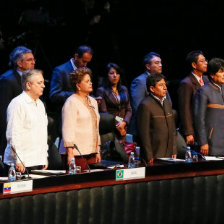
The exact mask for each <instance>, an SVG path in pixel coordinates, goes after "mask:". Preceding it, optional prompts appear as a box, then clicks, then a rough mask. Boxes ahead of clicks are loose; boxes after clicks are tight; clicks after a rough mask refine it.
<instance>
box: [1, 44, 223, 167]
mask: <svg viewBox="0 0 224 224" xmlns="http://www.w3.org/2000/svg"><path fill="white" fill-rule="evenodd" d="M92 55H93V53H92V49H91V48H90V47H88V46H80V47H79V48H78V49H77V51H76V53H75V55H74V58H72V59H71V60H70V61H68V62H66V63H65V64H63V65H61V66H58V67H56V68H55V69H54V71H53V74H52V80H51V87H50V98H51V100H52V102H53V103H55V105H56V106H57V107H58V109H59V110H58V111H59V114H60V113H61V108H62V106H63V105H64V106H63V109H62V136H63V138H62V141H61V142H60V153H61V154H62V155H63V156H62V157H63V160H64V161H65V164H66V163H69V162H70V161H71V158H73V157H74V156H75V157H76V158H78V160H80V164H82V166H84V165H85V164H86V161H87V163H91V162H93V161H94V162H96V161H100V160H101V158H100V145H101V143H100V136H99V133H98V129H99V126H98V123H99V115H98V107H99V110H100V112H109V113H111V114H112V115H113V116H114V117H116V118H117V122H116V126H115V128H116V136H117V138H118V139H119V140H120V141H125V135H126V132H127V127H128V125H129V123H131V124H130V126H129V131H130V133H132V134H133V135H134V136H135V137H136V140H137V139H138V137H139V139H138V141H139V143H140V144H141V145H142V157H143V158H145V160H147V162H148V163H152V162H153V159H154V158H157V157H170V156H173V157H176V154H177V151H176V128H175V123H174V115H173V111H172V102H171V99H170V96H169V93H168V91H167V87H166V82H165V77H164V76H162V75H161V73H162V62H161V58H160V55H159V54H156V53H154V52H150V53H149V54H147V55H146V56H145V57H144V65H145V68H146V71H145V72H144V73H143V74H142V75H140V76H139V77H137V78H136V79H135V80H134V81H133V82H132V84H131V97H132V98H131V99H132V107H131V106H130V97H129V95H128V90H127V88H126V87H125V86H122V85H121V84H120V81H121V79H120V71H119V70H120V68H119V66H118V65H116V64H114V63H109V64H108V66H107V74H108V76H107V82H106V83H105V86H104V87H100V88H98V90H97V93H96V95H97V96H100V97H101V99H100V100H99V102H98V104H97V103H96V101H95V100H94V98H93V97H90V96H89V94H90V93H91V92H92V82H91V78H90V77H91V71H90V70H89V69H87V68H85V67H86V66H87V64H88V62H90V61H91V59H92ZM10 56H11V60H10V62H11V64H12V66H13V68H14V69H12V70H9V71H8V72H7V73H5V74H3V75H2V76H1V79H0V87H1V88H0V89H1V90H3V91H4V90H5V91H4V93H2V94H0V95H1V97H2V98H3V101H5V102H6V101H7V98H8V99H10V97H12V98H14V97H16V95H19V93H21V92H22V87H21V86H20V87H18V86H16V84H15V83H16V82H17V81H18V80H19V79H20V76H21V73H22V72H23V71H25V70H27V69H33V68H34V65H35V59H34V57H33V54H32V51H31V50H29V49H27V48H24V47H18V48H16V49H15V50H14V51H13V52H12V54H11V55H10ZM214 60H216V61H217V60H221V59H214ZM214 60H213V61H214ZM213 61H212V60H211V66H210V67H212V69H213V70H212V73H211V74H210V76H209V77H212V76H214V75H216V73H218V72H220V71H219V70H221V71H222V69H223V65H222V60H221V62H220V61H219V62H216V61H215V62H213ZM187 62H188V63H189V65H190V67H191V72H190V75H189V76H188V77H187V78H186V79H184V80H183V81H182V82H181V85H180V91H179V92H180V94H179V96H180V97H179V98H180V104H181V105H183V107H182V108H181V109H183V113H182V115H183V116H182V117H181V118H182V122H181V123H182V127H181V130H182V133H183V134H184V137H185V138H186V143H187V144H193V143H196V141H195V136H196V134H195V133H194V132H193V133H190V134H188V133H187V132H185V131H186V129H187V128H186V127H185V126H186V125H185V123H186V122H185V121H184V119H185V120H186V119H187V123H188V124H187V125H188V126H191V128H192V129H193V130H194V128H193V127H194V124H193V110H194V108H193V98H194V95H195V93H196V90H197V89H199V88H200V87H201V86H202V85H203V83H202V82H201V77H203V79H204V82H208V79H206V77H205V76H203V73H204V72H206V71H207V61H206V59H205V57H204V55H203V53H202V52H201V51H194V52H190V53H189V54H188V55H187ZM213 64H218V65H220V66H217V65H216V67H215V66H214V65H213ZM83 67H84V68H83ZM213 67H215V69H217V68H218V70H217V71H216V70H215V69H214V68H213ZM214 70H215V71H216V72H215V73H214ZM15 73H16V79H17V81H16V80H15V79H13V78H15V77H14V76H15ZM10 78H11V79H10ZM189 80H191V81H192V83H191V84H189ZM211 80H212V81H211V82H210V84H211V83H212V84H214V83H215V84H216V85H218V86H220V85H219V84H220V83H218V84H217V83H216V82H215V81H214V80H215V79H214V78H211ZM10 81H11V82H10ZM9 83H10V85H11V87H12V88H10V90H11V92H13V93H11V94H10V93H9V91H10V90H9ZM7 84H8V85H7ZM13 85H14V86H13ZM194 85H195V86H197V88H195V89H193V88H194ZM216 85H215V86H216ZM13 87H14V88H13ZM15 87H18V88H15ZM81 87H82V88H81ZM157 87H158V88H157ZM192 89H193V90H192ZM220 89H221V90H222V88H220ZM12 90H13V91H12ZM23 90H24V89H23ZM7 92H8V93H7ZM74 92H75V94H74ZM13 94H14V95H13ZM164 94H165V95H164ZM199 95H201V94H199ZM217 97H218V96H217ZM146 99H147V100H146ZM8 101H9V102H10V101H11V99H10V100H8ZM154 101H155V102H156V103H155V102H154ZM9 102H6V103H5V104H6V105H5V108H3V107H2V108H1V112H2V111H3V114H4V113H5V114H6V108H7V106H8V104H9ZM198 102H201V101H200V100H199V101H198ZM149 105H150V106H149ZM153 105H154V106H153ZM218 105H223V104H221V103H220V102H219V104H218ZM66 108H67V109H66ZM200 108H201V107H200ZM4 109H5V111H4ZM132 109H133V111H132ZM213 109H214V107H213ZM71 111H75V112H74V114H73V115H74V116H72V113H71ZM188 112H189V114H188ZM77 114H78V115H79V116H81V117H82V119H81V118H80V119H77V118H76V116H77ZM132 114H133V116H132ZM187 115H189V116H190V118H189V117H187ZM2 117H3V118H4V116H2ZM5 117H6V116H5ZM60 117H61V114H60V116H59V117H58V119H57V120H59V124H60ZM131 118H132V119H131ZM157 118H160V119H157ZM189 123H191V124H189ZM4 124H5V127H3V128H5V130H6V118H5V123H4V122H3V124H1V125H3V126H4ZM72 124H73V125H72ZM136 124H138V126H139V127H138V128H137V126H136ZM1 129H2V127H1ZM137 130H139V133H137ZM212 130H214V128H213V129H212ZM206 131H207V127H206ZM212 132H213V131H212ZM66 133H67V134H66ZM186 133H187V134H186ZM212 134H213V133H212ZM1 135H2V130H1ZM4 135H5V133H3V136H4ZM87 136H88V137H90V139H88V141H87ZM198 136H199V134H198ZM1 137H2V136H1ZM210 137H211V136H210ZM3 138H4V137H3ZM3 138H2V139H3ZM2 139H1V141H2ZM198 143H199V145H200V146H201V151H202V152H203V154H205V155H206V154H208V153H210V154H214V153H213V150H209V144H208V142H206V144H203V145H202V144H200V140H198ZM8 144H10V142H9V140H8ZM3 145H4V144H1V146H3ZM74 145H75V146H74ZM77 146H78V148H80V149H81V152H82V154H83V155H84V156H86V157H85V158H84V160H85V161H82V160H83V156H80V155H79V152H78V151H76V150H75V148H76V147H77ZM3 151H4V149H3ZM219 154H220V153H219ZM83 164H84V165H83Z"/></svg>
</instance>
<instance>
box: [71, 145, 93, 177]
mask: <svg viewBox="0 0 224 224" xmlns="http://www.w3.org/2000/svg"><path fill="white" fill-rule="evenodd" d="M74 148H75V149H76V150H77V151H78V152H79V155H80V156H81V157H82V159H84V157H83V155H82V154H81V152H80V150H79V148H78V146H77V145H76V144H74ZM86 165H87V167H88V170H89V173H90V168H89V164H88V163H87V161H86Z"/></svg>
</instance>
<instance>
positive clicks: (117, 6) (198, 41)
mask: <svg viewBox="0 0 224 224" xmlns="http://www.w3.org/2000/svg"><path fill="white" fill-rule="evenodd" d="M223 17H224V13H223V6H222V1H221V0H220V1H214V0H197V1H178V0H156V1H151V0H150V1H141V0H140V1H133V0H129V1H127V0H122V1H120V0H74V1H64V0H2V1H1V5H0V59H1V63H0V72H1V74H2V73H3V72H4V71H5V70H7V64H8V55H9V53H10V52H11V50H12V49H13V48H14V47H16V46H18V45H26V46H27V47H29V48H31V49H32V50H33V51H34V53H35V57H36V58H37V64H36V67H37V68H40V69H43V70H44V74H45V78H46V79H47V80H50V79H51V73H52V69H53V68H54V67H55V66H57V65H59V64H62V63H64V62H66V61H67V60H68V59H70V58H71V57H72V56H73V54H74V51H75V49H76V47H77V46H79V45H80V44H88V45H90V46H92V48H93V50H94V57H93V60H92V62H91V63H90V64H89V67H90V68H91V69H92V70H93V76H94V85H95V88H96V87H97V85H98V81H99V80H100V77H101V76H103V75H104V67H105V65H106V63H108V62H110V61H113V62H116V63H118V64H119V65H120V66H121V67H122V68H123V71H124V78H123V81H124V84H126V85H127V86H129V85H130V83H131V81H132V80H133V78H134V77H136V76H137V75H139V74H140V73H141V72H142V71H143V67H142V58H143V56H144V55H145V54H146V53H148V52H149V51H155V52H158V53H160V55H161V57H162V60H163V73H164V75H165V76H167V78H168V80H169V81H170V82H169V83H170V84H169V90H170V92H171V95H172V97H173V98H175V97H176V92H175V90H176V87H177V86H178V81H179V80H180V79H181V78H183V77H184V76H185V72H184V65H185V63H184V60H185V56H186V54H187V53H188V52H189V51H191V50H198V49H200V50H202V51H204V53H205V54H206V56H207V58H208V59H210V58H212V57H222V58H224V52H223V49H224V44H223V36H222V29H223V21H224V20H223V19H224V18H223ZM47 91H48V89H46V91H45V95H46V96H47ZM174 101H175V99H174ZM174 106H175V103H174Z"/></svg>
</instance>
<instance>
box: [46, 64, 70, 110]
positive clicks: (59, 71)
mask: <svg viewBox="0 0 224 224" xmlns="http://www.w3.org/2000/svg"><path fill="white" fill-rule="evenodd" d="M72 71H74V68H73V67H72V64H71V62H70V61H68V62H66V63H65V64H63V65H60V66H58V67H56V68H55V69H54V71H53V73H52V77H51V83H50V99H51V101H52V103H53V104H55V105H57V106H58V107H60V110H61V107H62V106H63V104H64V102H65V100H66V99H67V98H68V97H69V96H71V95H72V94H73V93H74V90H73V89H72V86H71V84H70V77H69V75H70V73H71V72H72Z"/></svg>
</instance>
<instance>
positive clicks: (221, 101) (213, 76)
mask: <svg viewBox="0 0 224 224" xmlns="http://www.w3.org/2000/svg"><path fill="white" fill-rule="evenodd" d="M208 76H209V80H210V82H209V83H207V84H206V85H204V86H203V87H201V88H200V89H199V90H198V91H197V93H196V95H195V101H194V117H195V131H196V136H197V140H198V144H199V146H200V151H201V153H202V154H204V155H206V156H207V155H212V156H224V147H223V146H224V85H223V84H224V60H223V59H221V58H213V59H211V60H210V61H209V63H208Z"/></svg>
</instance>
